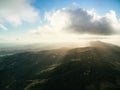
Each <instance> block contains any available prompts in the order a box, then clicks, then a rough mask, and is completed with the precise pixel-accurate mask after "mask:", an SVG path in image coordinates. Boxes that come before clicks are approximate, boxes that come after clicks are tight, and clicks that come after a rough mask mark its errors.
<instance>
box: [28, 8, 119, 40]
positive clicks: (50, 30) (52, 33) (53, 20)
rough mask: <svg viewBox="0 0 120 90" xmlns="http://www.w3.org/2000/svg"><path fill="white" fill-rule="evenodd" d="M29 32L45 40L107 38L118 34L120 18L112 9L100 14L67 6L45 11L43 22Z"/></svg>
mask: <svg viewBox="0 0 120 90" xmlns="http://www.w3.org/2000/svg"><path fill="white" fill-rule="evenodd" d="M29 33H30V34H32V35H37V36H35V37H38V38H39V40H41V41H47V42H59V41H61V42H63V41H65V42H66V41H67V42H69V41H70V42H71V41H72V42H79V41H89V40H109V37H110V36H112V35H119V34H120V20H119V19H118V18H117V15H116V13H115V11H113V10H110V11H109V12H108V13H106V14H105V15H103V16H101V15H98V14H97V13H96V11H95V10H94V9H92V10H85V9H82V8H79V7H68V8H62V9H59V10H56V11H50V12H46V13H45V15H44V22H42V23H41V24H40V25H39V26H38V27H37V28H35V29H32V30H30V31H29ZM32 35H30V36H32ZM111 41H114V40H112V39H111Z"/></svg>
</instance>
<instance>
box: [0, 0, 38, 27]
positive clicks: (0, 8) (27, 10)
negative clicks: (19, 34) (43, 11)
mask: <svg viewBox="0 0 120 90" xmlns="http://www.w3.org/2000/svg"><path fill="white" fill-rule="evenodd" d="M38 18H39V13H38V11H36V10H35V8H34V7H32V5H31V0H0V22H7V23H10V24H12V25H20V24H22V22H23V21H25V22H34V21H36V20H37V19H38Z"/></svg>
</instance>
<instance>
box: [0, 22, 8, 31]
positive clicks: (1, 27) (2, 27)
mask: <svg viewBox="0 0 120 90" xmlns="http://www.w3.org/2000/svg"><path fill="white" fill-rule="evenodd" d="M0 29H2V30H5V31H6V30H8V29H7V27H5V26H4V25H2V24H0Z"/></svg>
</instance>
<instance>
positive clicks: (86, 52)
mask: <svg viewBox="0 0 120 90" xmlns="http://www.w3.org/2000/svg"><path fill="white" fill-rule="evenodd" d="M0 88H1V89H2V90H23V89H25V90H119V89H120V47H117V46H114V45H111V44H107V43H103V42H92V43H91V46H89V47H84V48H72V49H70V48H69V49H68V48H61V49H56V50H46V51H40V52H26V53H21V54H15V55H12V56H7V57H3V58H1V62H0Z"/></svg>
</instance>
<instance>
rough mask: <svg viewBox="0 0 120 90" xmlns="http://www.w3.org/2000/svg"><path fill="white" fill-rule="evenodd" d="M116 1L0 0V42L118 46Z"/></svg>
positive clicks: (119, 31)
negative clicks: (101, 43) (105, 43)
mask: <svg viewBox="0 0 120 90" xmlns="http://www.w3.org/2000/svg"><path fill="white" fill-rule="evenodd" d="M119 8H120V0H0V43H46V42H47V43H52V42H81V41H92V40H101V41H106V42H110V43H113V44H117V45H120V40H119V38H120V9H119Z"/></svg>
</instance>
